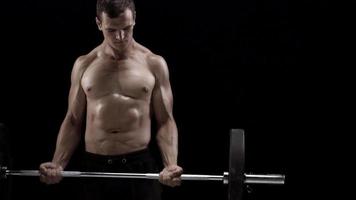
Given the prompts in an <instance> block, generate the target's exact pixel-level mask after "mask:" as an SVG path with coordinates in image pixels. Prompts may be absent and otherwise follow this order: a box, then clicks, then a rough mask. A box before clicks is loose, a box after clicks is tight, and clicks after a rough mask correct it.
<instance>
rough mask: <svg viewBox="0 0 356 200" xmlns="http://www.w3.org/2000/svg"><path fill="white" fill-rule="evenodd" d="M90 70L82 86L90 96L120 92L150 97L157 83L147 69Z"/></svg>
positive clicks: (83, 79) (127, 94) (143, 97)
mask: <svg viewBox="0 0 356 200" xmlns="http://www.w3.org/2000/svg"><path fill="white" fill-rule="evenodd" d="M89 70H90V69H89ZM89 70H88V71H87V72H86V73H84V75H83V77H82V87H83V89H84V91H85V93H86V94H87V96H88V97H93V98H100V97H101V96H106V95H110V94H112V93H120V94H121V95H124V96H127V97H131V98H137V99H145V98H149V97H150V95H151V93H152V90H153V88H154V84H155V78H154V76H153V75H152V74H151V72H149V71H148V70H147V69H142V68H141V69H124V70H104V69H102V70H95V69H94V70H90V71H89Z"/></svg>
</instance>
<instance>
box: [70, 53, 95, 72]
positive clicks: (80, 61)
mask: <svg viewBox="0 0 356 200" xmlns="http://www.w3.org/2000/svg"><path fill="white" fill-rule="evenodd" d="M97 57H98V55H97V52H95V51H94V50H93V51H92V52H90V53H88V54H86V55H81V56H79V57H77V58H76V60H75V62H74V65H73V69H72V78H80V77H81V76H82V75H83V73H84V72H85V70H86V69H87V68H88V67H89V66H90V64H91V63H92V62H93V61H94V60H95V59H96V58H97Z"/></svg>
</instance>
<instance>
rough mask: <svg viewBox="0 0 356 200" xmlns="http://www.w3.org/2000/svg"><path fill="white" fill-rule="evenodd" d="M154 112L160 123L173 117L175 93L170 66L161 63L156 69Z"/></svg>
mask: <svg viewBox="0 0 356 200" xmlns="http://www.w3.org/2000/svg"><path fill="white" fill-rule="evenodd" d="M153 107H154V114H155V116H156V119H157V121H158V122H159V123H164V122H165V121H166V120H167V119H169V118H171V117H172V110H173V94H172V89H171V84H170V81H169V72H168V67H167V65H166V64H165V62H163V63H161V65H160V66H159V68H158V69H157V71H156V84H155V87H154V90H153Z"/></svg>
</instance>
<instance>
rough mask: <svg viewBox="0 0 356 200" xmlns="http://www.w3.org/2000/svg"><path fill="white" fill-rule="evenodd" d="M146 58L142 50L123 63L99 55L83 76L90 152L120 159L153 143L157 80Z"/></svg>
mask: <svg viewBox="0 0 356 200" xmlns="http://www.w3.org/2000/svg"><path fill="white" fill-rule="evenodd" d="M146 57H147V54H146V53H145V52H144V51H140V50H137V51H136V52H134V53H133V54H132V55H130V56H128V57H127V58H125V59H123V60H119V61H117V60H114V59H112V58H111V57H110V56H107V55H104V54H99V53H98V54H96V55H95V58H94V59H93V61H92V62H91V63H90V65H89V66H88V67H87V69H86V70H85V72H84V73H83V75H82V79H81V86H82V89H83V91H84V93H85V95H86V100H87V117H86V133H85V145H86V150H87V151H89V152H92V153H97V154H102V155H117V154H123V153H128V152H132V151H135V150H140V149H143V148H145V147H146V146H147V144H148V143H149V141H150V135H151V134H150V130H151V127H150V124H151V121H150V103H151V95H152V91H153V89H154V85H155V78H154V75H153V74H152V72H151V71H150V69H149V65H148V63H147V60H146Z"/></svg>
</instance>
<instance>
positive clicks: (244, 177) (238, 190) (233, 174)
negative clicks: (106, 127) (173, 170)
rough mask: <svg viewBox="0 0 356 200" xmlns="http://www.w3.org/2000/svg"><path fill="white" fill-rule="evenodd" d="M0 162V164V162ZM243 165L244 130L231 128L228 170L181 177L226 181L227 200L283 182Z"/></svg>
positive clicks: (3, 173)
mask: <svg viewBox="0 0 356 200" xmlns="http://www.w3.org/2000/svg"><path fill="white" fill-rule="evenodd" d="M0 164H1V163H0ZM244 165H245V137H244V130H242V129H232V130H231V131H230V149H229V172H223V173H222V174H221V175H205V174H182V175H181V180H183V181H184V180H194V181H221V182H222V183H224V184H228V199H229V200H241V199H242V194H243V190H244V184H268V185H283V184H284V182H285V175H283V174H246V173H244ZM8 176H40V172H39V171H38V170H11V169H8V168H7V167H6V166H1V165H0V179H4V178H7V177H8ZM62 176H63V177H98V178H130V179H132V178H133V179H157V180H158V179H159V174H158V173H107V172H81V171H62Z"/></svg>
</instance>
